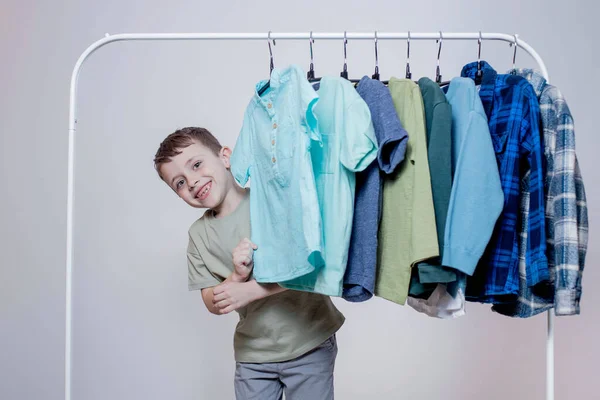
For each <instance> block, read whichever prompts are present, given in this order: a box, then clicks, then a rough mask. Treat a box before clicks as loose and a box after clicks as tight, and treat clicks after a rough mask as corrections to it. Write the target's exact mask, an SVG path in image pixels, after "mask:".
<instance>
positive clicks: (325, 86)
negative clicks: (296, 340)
mask: <svg viewBox="0 0 600 400" xmlns="http://www.w3.org/2000/svg"><path fill="white" fill-rule="evenodd" d="M318 94H319V101H318V103H317V104H316V106H315V108H314V113H315V115H316V117H317V120H318V125H319V132H320V134H321V138H322V143H323V145H322V146H318V145H317V146H312V148H311V156H312V163H313V170H314V173H315V177H316V184H317V194H318V199H319V208H315V209H313V210H311V212H315V213H318V212H319V209H320V213H321V218H322V220H323V241H324V257H325V266H324V267H323V268H318V269H315V270H314V271H313V272H311V273H309V274H308V275H305V276H303V277H300V278H296V279H294V280H292V281H288V282H283V283H280V285H281V286H283V287H286V288H289V289H295V290H302V291H309V292H316V293H321V294H325V295H329V296H341V295H342V283H343V278H344V272H345V271H346V264H347V263H348V247H349V244H350V235H351V232H352V219H353V216H354V192H355V187H356V177H355V172H357V171H362V170H364V169H365V168H366V167H368V166H369V164H371V162H373V160H375V157H376V156H377V139H376V137H375V131H374V129H373V123H372V121H371V112H370V110H369V107H368V106H367V103H365V101H364V100H363V99H362V98H361V97H360V95H359V94H358V93H357V92H356V89H355V88H354V85H352V84H351V83H350V82H349V81H347V80H345V79H342V78H340V77H323V78H322V79H321V82H320V88H319V91H318Z"/></svg>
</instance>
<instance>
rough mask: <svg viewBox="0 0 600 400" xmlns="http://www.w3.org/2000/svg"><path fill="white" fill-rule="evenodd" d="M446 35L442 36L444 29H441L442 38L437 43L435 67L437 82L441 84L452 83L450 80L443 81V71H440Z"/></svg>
mask: <svg viewBox="0 0 600 400" xmlns="http://www.w3.org/2000/svg"><path fill="white" fill-rule="evenodd" d="M443 39H444V37H443V36H442V31H440V38H439V39H437V40H436V43H438V44H439V47H438V53H437V67H436V68H435V82H436V83H437V84H438V85H440V86H446V85H448V84H450V82H449V81H445V82H442V73H441V71H440V55H441V53H442V40H443Z"/></svg>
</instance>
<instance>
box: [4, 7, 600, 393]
mask: <svg viewBox="0 0 600 400" xmlns="http://www.w3.org/2000/svg"><path fill="white" fill-rule="evenodd" d="M594 4H595V2H594V1H592V0H588V1H572V2H564V1H557V0H552V1H543V0H535V1H527V2H524V1H518V0H504V1H501V2H500V1H498V2H492V1H486V2H481V1H467V0H463V1H434V0H421V1H418V2H412V1H411V2H408V1H385V2H377V1H364V0H363V1H356V0H346V1H339V0H338V1H329V2H323V1H321V2H312V1H296V2H282V1H263V0H260V1H252V2H248V1H221V2H213V1H211V2H208V1H188V2H184V1H179V2H175V1H172V2H161V1H156V0H147V1H133V0H129V1H115V0H105V1H103V2H91V1H88V2H81V1H41V0H39V1H32V0H25V1H23V0H20V1H17V0H3V1H2V2H0V54H1V55H2V56H1V62H0V93H1V94H0V132H1V140H2V142H1V145H0V152H1V154H0V160H1V163H2V164H1V165H2V175H1V180H0V182H1V185H2V195H1V197H0V205H1V207H0V221H1V223H0V246H1V247H0V265H1V267H0V398H1V399H6V400H17V399H19V400H21V399H23V400H29V399H32V400H33V399H45V400H57V399H62V398H63V396H64V387H63V380H64V372H63V363H64V359H63V358H64V356H63V352H64V317H65V312H64V286H65V284H64V280H65V271H64V261H65V250H64V248H65V231H66V216H65V215H66V209H65V208H66V156H67V154H66V153H67V115H68V114H67V113H68V94H69V80H70V74H71V71H72V68H73V65H74V64H75V61H76V60H77V58H78V56H79V55H80V53H81V52H82V51H83V50H84V49H85V48H86V47H87V46H88V45H89V44H91V43H92V42H93V41H95V40H97V39H99V38H101V37H102V36H103V35H104V33H105V32H110V33H113V34H114V33H125V32H198V31H202V32H210V31H216V32H231V31H233V32H236V31H237V32H265V31H267V30H273V31H308V30H311V29H312V30H314V31H343V30H348V31H372V30H374V29H377V30H379V31H387V32H390V31H404V30H408V29H410V30H412V31H438V30H440V29H441V30H443V31H447V32H450V31H453V32H462V31H478V30H483V31H487V32H507V33H513V32H516V33H519V34H520V37H521V38H522V39H524V40H526V41H528V42H529V43H530V44H531V45H533V46H534V47H535V48H536V49H537V50H538V52H539V53H540V54H541V55H542V57H543V58H544V60H545V61H546V63H547V66H548V69H549V72H550V76H551V79H552V82H553V83H554V84H556V85H557V86H559V87H560V88H561V90H562V91H563V92H564V94H565V95H566V97H567V99H568V101H569V105H570V107H571V109H572V111H573V114H574V116H575V121H576V128H577V135H578V136H577V140H578V142H577V145H578V154H579V158H580V162H581V166H582V169H583V173H584V179H585V182H586V188H587V192H588V199H589V214H590V215H589V216H590V221H591V225H592V235H591V236H590V246H589V252H588V259H587V260H588V261H587V270H586V272H585V275H584V297H583V303H582V312H583V314H582V315H581V316H578V317H570V318H562V319H558V320H557V324H556V393H557V396H556V398H557V399H559V400H567V399H569V400H570V399H597V398H599V396H600V395H599V394H598V389H597V367H596V365H597V360H598V359H600V345H599V344H598V337H599V335H600V329H599V323H600V314H599V313H598V308H599V307H600V271H599V269H598V268H596V266H597V264H598V261H600V254H599V251H598V247H597V246H596V241H595V235H594V233H595V229H594V227H595V226H596V225H595V222H596V221H597V220H598V218H597V217H598V214H599V213H600V205H599V204H598V202H597V200H596V199H597V198H598V195H599V194H600V193H599V189H598V188H599V186H598V184H599V180H598V174H597V168H598V167H597V152H598V146H599V145H600V139H599V138H598V137H596V134H597V131H598V129H597V116H596V113H597V107H598V100H597V94H596V93H597V90H598V89H597V87H596V86H597V82H598V79H599V76H600V75H599V72H600V71H599V68H598V61H599V60H598V54H599V53H600V48H599V47H598V45H597V43H598V42H597V39H594V38H592V37H591V35H592V34H594V33H595V31H594V30H593V29H592V28H594V27H595V26H596V25H597V6H594ZM586 35H587V36H586ZM379 50H380V51H379V53H380V68H381V74H382V77H383V78H384V79H387V78H388V77H389V76H390V75H398V76H402V75H403V73H404V64H403V63H404V55H405V43H404V42H391V41H381V42H380V49H379ZM476 54H477V45H476V42H448V41H447V42H444V47H443V49H442V73H443V75H444V78H451V77H453V76H456V75H457V74H458V73H459V72H460V68H461V67H462V65H464V64H466V63H467V62H470V61H473V60H474V59H475V57H476ZM412 55H413V63H412V70H413V73H414V76H415V77H419V76H422V75H428V76H430V77H431V76H433V75H434V73H435V56H436V45H435V44H434V42H417V41H415V42H413V46H412ZM275 56H276V59H275V62H276V65H279V66H284V65H287V64H289V63H291V62H296V63H300V64H302V65H303V66H305V67H306V66H308V43H306V42H290V41H280V42H278V43H277V46H276V47H275ZM315 57H316V60H315V62H316V71H317V74H319V75H323V74H335V75H337V74H339V71H340V69H341V65H342V47H341V43H338V42H319V41H317V43H315ZM348 57H349V71H350V75H351V76H353V77H357V78H358V77H360V76H362V75H364V74H371V73H372V70H373V47H372V43H371V42H350V44H349V47H348ZM482 58H484V59H487V60H489V61H490V62H491V63H492V65H493V66H495V67H496V69H498V70H499V71H504V70H506V69H507V68H509V67H510V66H511V58H512V49H510V48H509V47H508V45H507V44H506V43H491V42H484V44H483V49H482ZM517 64H518V65H519V66H534V65H535V64H534V62H533V60H531V59H530V58H529V57H528V56H526V55H525V54H524V53H523V52H520V53H519V54H518V55H517ZM267 72H268V52H267V46H266V43H264V42H218V43H215V42H213V43H208V42H179V43H173V42H171V43H147V42H145V43H142V42H136V43H118V44H112V45H109V46H108V47H106V48H103V49H102V50H100V51H99V52H98V53H96V54H94V55H93V56H92V57H91V58H90V59H89V60H88V63H87V64H86V66H85V68H84V69H83V71H82V75H81V79H80V82H81V85H80V97H79V98H80V113H79V121H80V123H79V131H78V135H77V154H78V157H77V170H76V188H75V196H76V210H75V221H76V222H75V224H76V227H75V235H76V237H75V248H76V252H75V275H74V309H73V316H74V321H73V368H74V370H73V399H74V400H80V399H85V400H96V399H115V400H117V399H142V398H144V399H181V400H191V399H231V398H233V389H232V374H233V369H234V363H233V352H232V344H231V342H232V339H231V337H232V331H233V328H234V325H235V323H236V319H237V317H235V316H228V317H216V316H212V315H209V314H208V312H206V310H205V309H204V306H203V305H202V301H201V298H200V293H199V292H193V293H188V292H187V275H186V264H185V254H184V251H185V245H186V231H187V227H188V226H189V225H190V223H191V222H192V221H193V220H194V219H195V218H197V216H198V215H199V213H198V211H197V210H193V209H189V208H187V207H186V206H185V205H184V203H183V202H181V201H179V200H178V199H177V198H176V197H175V196H174V195H173V193H171V192H170V191H169V190H167V188H166V187H165V186H164V185H163V184H161V182H160V181H159V180H158V178H157V177H156V176H155V174H154V171H153V169H152V156H153V155H154V152H155V150H156V148H157V146H158V144H159V142H160V141H161V139H162V138H163V137H164V136H166V135H167V134H168V133H170V132H171V131H173V130H175V129H176V128H178V127H183V126H188V125H201V126H204V127H207V128H209V129H211V130H213V131H214V132H215V133H216V134H217V135H218V137H219V138H220V139H221V140H222V142H223V143H224V144H228V145H233V144H234V143H235V139H236V137H237V133H238V130H239V127H240V124H241V118H242V114H243V111H244V108H245V106H246V104H247V102H248V100H249V97H250V95H251V91H252V88H253V85H254V83H255V82H256V81H257V80H259V79H262V78H264V77H265V76H266V75H267ZM336 304H338V305H339V307H340V309H341V310H342V311H343V312H344V313H345V315H346V317H347V323H346V325H345V326H344V328H343V329H342V331H341V332H340V333H339V346H340V353H339V356H338V363H337V366H336V394H337V397H338V398H339V399H413V400H421V399H435V398H445V399H448V400H454V399H461V400H471V399H473V400H475V399H477V400H478V399H482V398H484V399H487V400H500V399H507V398H514V399H543V398H544V387H545V386H544V385H545V381H544V378H545V338H546V336H545V326H546V316H545V315H541V316H538V317H536V318H533V319H530V320H511V319H508V318H506V317H502V316H499V315H497V314H494V313H492V312H491V311H490V310H489V307H488V306H483V305H473V304H469V307H468V310H467V311H468V315H467V316H466V317H464V318H462V319H459V320H456V321H439V320H434V319H429V318H427V317H425V316H423V315H421V314H417V313H416V312H414V311H412V310H411V309H409V308H406V307H405V308H402V307H400V306H397V305H395V304H392V303H389V302H386V301H384V300H380V299H375V300H373V301H370V302H368V303H365V304H359V305H356V304H349V303H346V302H344V301H336Z"/></svg>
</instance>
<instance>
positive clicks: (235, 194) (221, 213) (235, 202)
mask: <svg viewBox="0 0 600 400" xmlns="http://www.w3.org/2000/svg"><path fill="white" fill-rule="evenodd" d="M247 191H248V189H244V188H241V187H239V186H237V185H234V187H232V188H231V190H229V191H228V192H227V194H226V195H225V198H224V199H223V202H222V203H221V204H220V205H219V207H218V208H214V209H213V210H212V211H213V215H214V216H215V217H216V218H221V217H225V216H227V215H229V214H231V213H232V212H234V211H235V210H236V209H237V208H238V206H239V205H240V203H241V202H242V200H244V197H245V196H246V195H247Z"/></svg>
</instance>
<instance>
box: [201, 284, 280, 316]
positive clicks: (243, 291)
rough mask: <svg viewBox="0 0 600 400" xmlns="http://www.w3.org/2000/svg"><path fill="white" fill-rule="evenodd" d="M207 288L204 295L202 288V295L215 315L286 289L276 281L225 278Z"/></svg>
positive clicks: (227, 312)
mask: <svg viewBox="0 0 600 400" xmlns="http://www.w3.org/2000/svg"><path fill="white" fill-rule="evenodd" d="M209 289H210V291H208V290H207V293H206V295H205V294H204V290H203V291H202V297H203V298H204V302H205V304H206V307H207V308H208V309H209V310H210V312H212V313H213V314H217V315H222V314H229V313H230V312H232V311H235V310H238V309H240V308H242V307H245V306H247V305H248V304H250V303H252V302H253V301H256V300H259V299H264V298H265V297H269V296H272V295H274V294H277V293H281V292H284V291H286V290H287V289H286V288H283V287H281V286H279V285H278V284H276V283H265V284H261V283H258V282H256V281H255V280H254V279H253V280H250V281H248V282H235V281H233V280H232V281H228V280H225V281H224V282H223V283H221V284H220V285H218V286H215V287H214V288H209ZM205 290H206V289H205ZM208 299H211V300H212V304H211V305H209V304H208V303H207V301H208Z"/></svg>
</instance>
